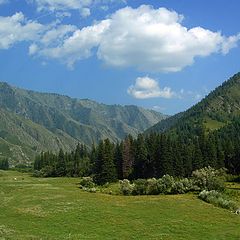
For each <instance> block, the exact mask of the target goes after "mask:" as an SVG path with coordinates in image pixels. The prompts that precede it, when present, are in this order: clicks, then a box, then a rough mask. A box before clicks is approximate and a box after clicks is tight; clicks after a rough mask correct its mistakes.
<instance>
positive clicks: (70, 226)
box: [0, 171, 240, 240]
mask: <svg viewBox="0 0 240 240" xmlns="http://www.w3.org/2000/svg"><path fill="white" fill-rule="evenodd" d="M78 182H79V179H77V178H33V177H31V176H30V175H28V174H23V173H18V172H14V171H6V172H4V171H0V239H1V240H3V239H14V240H17V239H58V240H59V239H104V240H105V239H106V240H107V239H111V240H114V239H121V240H124V239H126V240H128V239H137V240H139V239H148V240H151V239H156V240H157V239H166V240H172V239H178V240H180V239H184V240H187V239H191V240H194V239H203V240H206V239H208V240H210V239H215V240H221V239H226V240H231V239H236V240H237V239H238V240H239V239H240V216H239V215H236V214H233V213H232V212H230V211H228V210H225V209H221V208H217V207H214V206H212V205H210V204H207V203H205V202H203V201H201V200H199V199H198V198H197V195H194V194H185V195H169V196H163V195H160V196H129V197H127V196H115V195H108V194H103V193H87V192H84V191H82V190H81V189H79V187H78ZM235 189H236V191H239V188H238V187H235Z"/></svg>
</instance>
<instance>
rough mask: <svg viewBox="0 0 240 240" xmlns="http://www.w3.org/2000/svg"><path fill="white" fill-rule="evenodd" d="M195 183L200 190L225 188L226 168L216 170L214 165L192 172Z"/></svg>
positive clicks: (221, 189)
mask: <svg viewBox="0 0 240 240" xmlns="http://www.w3.org/2000/svg"><path fill="white" fill-rule="evenodd" d="M192 176H193V181H194V185H195V186H197V187H198V189H199V190H209V191H210V190H218V191H223V190H224V188H225V187H224V180H225V176H226V170H225V169H219V170H215V169H213V168H212V167H205V168H202V169H199V170H196V171H194V172H193V173H192Z"/></svg>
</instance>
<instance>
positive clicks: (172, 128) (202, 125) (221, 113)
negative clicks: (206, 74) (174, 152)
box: [146, 73, 240, 135]
mask: <svg viewBox="0 0 240 240" xmlns="http://www.w3.org/2000/svg"><path fill="white" fill-rule="evenodd" d="M238 117H240V73H237V74H235V75H234V76H233V77H231V78H230V79H229V80H227V81H226V82H224V83H223V84H222V85H221V86H220V87H218V88H216V89H215V90H214V91H212V92H211V93H210V94H209V95H208V96H207V97H205V98H204V99H203V100H202V101H201V102H199V103H198V104H196V105H195V106H193V107H192V108H190V109H189V110H187V111H186V112H182V113H179V114H176V115H174V116H172V117H170V118H168V119H167V120H163V121H161V122H159V123H158V124H156V125H154V126H153V127H151V128H149V129H148V130H147V131H146V133H149V132H170V133H172V134H178V133H182V134H187V135H188V133H191V134H194V133H198V131H200V130H201V129H204V130H205V132H211V131H213V130H217V129H220V128H222V127H223V126H226V125H228V124H230V123H231V122H232V121H233V119H234V118H238Z"/></svg>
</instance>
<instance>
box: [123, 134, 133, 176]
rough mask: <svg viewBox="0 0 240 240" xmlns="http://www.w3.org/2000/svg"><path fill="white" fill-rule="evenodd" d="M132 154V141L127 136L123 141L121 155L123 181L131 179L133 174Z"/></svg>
mask: <svg viewBox="0 0 240 240" xmlns="http://www.w3.org/2000/svg"><path fill="white" fill-rule="evenodd" d="M133 164H134V152H133V140H132V138H131V137H130V136H128V137H127V138H126V139H125V140H124V141H123V154H122V177H123V179H128V178H131V176H132V173H133Z"/></svg>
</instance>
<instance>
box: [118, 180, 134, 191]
mask: <svg viewBox="0 0 240 240" xmlns="http://www.w3.org/2000/svg"><path fill="white" fill-rule="evenodd" d="M119 184H120V192H121V193H122V194H123V195H132V192H133V189H134V184H131V183H130V181H129V180H127V179H123V180H120V181H119Z"/></svg>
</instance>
